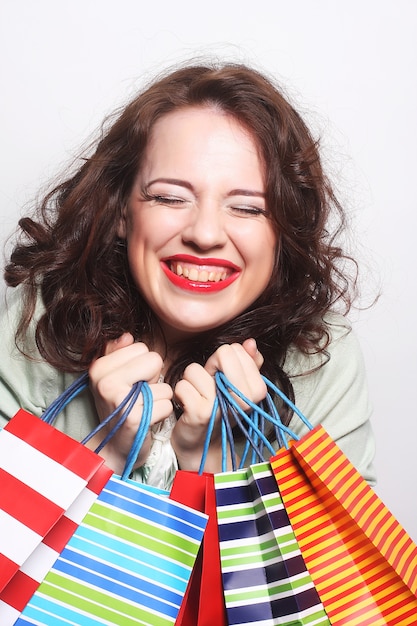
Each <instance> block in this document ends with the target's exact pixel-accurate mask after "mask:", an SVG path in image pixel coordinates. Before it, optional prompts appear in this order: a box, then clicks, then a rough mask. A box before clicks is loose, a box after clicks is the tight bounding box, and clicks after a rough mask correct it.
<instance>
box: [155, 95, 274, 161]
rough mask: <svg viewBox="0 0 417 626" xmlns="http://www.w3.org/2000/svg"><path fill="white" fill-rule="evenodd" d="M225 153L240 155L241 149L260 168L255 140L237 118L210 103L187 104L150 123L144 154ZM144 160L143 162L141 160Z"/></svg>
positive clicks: (166, 156)
mask: <svg viewBox="0 0 417 626" xmlns="http://www.w3.org/2000/svg"><path fill="white" fill-rule="evenodd" d="M202 152H204V153H205V155H207V156H208V155H210V154H211V153H213V154H214V155H219V154H227V153H229V154H230V155H231V156H232V155H234V156H235V158H236V157H239V158H241V157H242V156H243V155H244V154H245V153H246V154H247V155H250V156H251V157H252V159H253V161H254V162H255V161H256V165H257V166H258V167H261V168H262V169H263V168H264V165H263V158H262V156H261V150H260V148H259V142H258V141H257V139H256V138H255V136H254V135H253V133H252V132H251V131H249V130H248V129H247V127H246V126H244V125H243V124H242V123H241V122H240V120H238V119H237V118H236V117H234V116H233V115H231V114H230V113H228V112H225V111H223V110H221V109H220V108H218V107H215V106H214V105H213V106H209V105H207V106H187V107H183V108H180V109H176V110H175V111H172V112H170V113H167V114H165V115H163V116H162V117H160V118H159V119H158V120H157V121H156V122H155V124H154V126H153V128H152V130H151V133H150V135H149V140H148V143H147V147H146V149H145V153H144V157H145V163H146V162H147V163H148V164H149V161H155V160H161V159H164V160H167V159H169V158H170V157H172V159H173V160H175V159H180V158H182V157H184V156H186V155H188V156H189V158H190V159H192V158H197V157H199V158H200V155H201V153H202ZM145 163H144V164H145Z"/></svg>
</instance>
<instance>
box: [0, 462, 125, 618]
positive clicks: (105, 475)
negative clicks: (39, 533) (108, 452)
mask: <svg viewBox="0 0 417 626" xmlns="http://www.w3.org/2000/svg"><path fill="white" fill-rule="evenodd" d="M112 473H113V472H112V470H110V469H109V468H108V467H106V466H105V465H102V466H101V467H100V468H99V470H98V471H97V472H96V474H95V475H94V476H93V477H92V478H91V479H90V480H89V482H88V484H87V486H86V487H85V489H84V490H83V491H82V492H81V494H80V495H79V496H78V498H76V500H75V501H74V503H73V504H72V505H71V506H70V508H69V509H68V510H67V511H66V512H65V513H64V515H63V516H62V517H61V518H60V519H59V520H58V521H57V523H56V524H55V525H54V526H53V527H52V529H51V530H50V531H49V533H48V534H47V535H46V536H45V537H44V538H43V539H42V542H41V543H40V544H39V545H38V546H37V547H36V548H35V550H34V552H33V553H32V554H31V555H30V557H29V558H28V559H27V560H26V561H25V562H24V563H23V565H21V567H20V569H19V570H18V571H17V572H16V574H15V575H14V576H13V578H12V579H11V580H10V581H9V583H8V584H7V585H6V586H5V588H4V589H3V590H2V591H1V592H0V624H1V626H13V624H15V622H16V620H17V618H18V617H19V615H20V614H21V612H22V611H23V609H24V608H25V606H26V605H27V603H28V602H29V600H30V599H31V597H32V596H33V594H34V593H35V591H36V589H37V588H38V587H39V585H40V584H41V582H42V580H43V579H44V578H45V576H46V574H47V573H48V572H49V570H50V569H51V567H52V566H53V564H54V563H55V561H56V560H57V558H58V557H59V555H60V553H61V552H62V550H63V549H64V548H65V546H66V545H67V543H68V541H69V540H70V539H71V537H72V535H73V534H74V532H75V530H76V529H77V527H78V526H79V524H81V522H82V520H83V518H84V516H85V515H86V513H87V512H88V510H89V509H90V508H91V506H92V504H93V502H94V500H95V499H96V498H97V496H98V494H99V493H100V491H101V490H102V489H103V487H104V485H105V484H106V483H107V482H108V480H109V478H110V476H111V475H112Z"/></svg>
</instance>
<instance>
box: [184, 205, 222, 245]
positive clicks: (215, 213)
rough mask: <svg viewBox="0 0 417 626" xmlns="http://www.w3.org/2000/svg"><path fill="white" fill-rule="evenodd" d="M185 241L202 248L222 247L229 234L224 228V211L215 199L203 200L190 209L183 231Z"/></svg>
mask: <svg viewBox="0 0 417 626" xmlns="http://www.w3.org/2000/svg"><path fill="white" fill-rule="evenodd" d="M182 240H183V242H184V243H186V244H188V245H190V246H193V247H194V248H198V249H200V250H210V249H211V248H221V247H223V246H224V245H225V243H226V240H227V234H226V231H225V228H224V213H223V211H222V209H221V207H220V206H219V205H218V204H217V203H216V202H214V201H208V200H206V201H202V202H199V203H198V204H196V206H195V207H194V209H193V211H190V215H189V222H188V224H187V225H186V227H185V228H184V229H183V231H182Z"/></svg>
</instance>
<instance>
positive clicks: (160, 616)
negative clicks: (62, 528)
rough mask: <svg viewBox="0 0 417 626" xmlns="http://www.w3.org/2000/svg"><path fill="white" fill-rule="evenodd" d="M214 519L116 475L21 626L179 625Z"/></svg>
mask: <svg viewBox="0 0 417 626" xmlns="http://www.w3.org/2000/svg"><path fill="white" fill-rule="evenodd" d="M206 523H207V517H206V516H205V515H204V514H202V513H200V512H196V511H194V510H192V509H190V508H189V507H186V506H184V505H181V504H179V503H177V502H174V501H173V500H170V499H168V498H167V497H166V496H165V495H160V494H157V493H155V492H154V491H153V490H151V489H148V488H147V487H146V486H145V485H141V484H139V483H136V482H134V481H130V480H120V478H118V477H115V476H112V477H111V478H110V480H109V482H108V483H107V485H106V486H105V488H104V489H103V490H102V491H101V493H100V495H99V496H98V498H97V499H96V501H95V502H94V504H93V505H92V507H91V509H90V511H89V512H88V514H87V515H86V517H85V518H84V520H83V522H82V523H81V524H80V526H79V527H78V528H77V530H76V531H75V533H74V534H73V536H72V538H71V539H70V541H69V543H68V544H67V546H66V548H65V549H64V550H63V552H62V553H61V555H60V556H59V558H58V559H57V561H56V562H55V564H54V566H53V567H52V569H51V570H50V571H49V573H48V574H47V576H46V578H45V579H44V581H43V583H42V584H41V585H40V587H39V588H38V590H37V591H36V593H35V594H34V596H33V597H32V599H31V601H30V602H29V604H28V605H27V606H26V608H25V610H24V611H23V613H22V615H21V617H20V618H19V619H18V620H17V622H16V625H17V626H23V625H27V624H33V625H34V624H36V625H38V624H53V625H57V626H58V625H60V624H62V625H64V624H65V626H68V624H75V625H77V626H81V625H84V624H85V625H87V624H88V626H94V625H96V624H97V625H98V624H100V625H103V624H106V625H110V624H119V625H120V626H130V625H133V624H141V625H149V626H166V625H168V624H174V623H175V619H176V617H177V615H178V611H179V607H180V604H181V601H182V598H183V596H184V593H185V590H186V587H187V584H188V580H189V578H190V575H191V570H192V567H193V565H194V562H195V559H196V556H197V552H198V549H199V546H200V544H201V540H202V536H203V532H204V529H205V526H206Z"/></svg>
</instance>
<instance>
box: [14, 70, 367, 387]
mask: <svg viewBox="0 0 417 626" xmlns="http://www.w3.org/2000/svg"><path fill="white" fill-rule="evenodd" d="M205 105H210V106H215V107H218V108H220V109H221V110H223V111H224V112H226V113H228V114H230V115H231V116H232V117H233V118H235V119H236V120H237V121H239V122H240V123H241V124H242V125H243V126H244V127H245V128H247V129H248V130H249V132H250V133H251V135H252V136H253V137H254V138H255V140H256V142H257V144H258V146H259V150H260V154H261V156H262V159H263V162H264V164H265V167H266V203H267V206H268V210H269V212H270V216H271V218H270V219H271V220H272V222H273V224H274V228H275V231H276V234H277V237H278V240H279V245H278V246H277V253H276V262H275V267H274V271H273V274H272V276H271V279H270V282H269V285H268V287H267V288H266V290H265V291H264V293H262V295H261V296H260V297H259V298H258V300H257V301H256V302H254V303H253V304H252V305H251V306H250V308H249V309H248V310H246V311H244V312H243V313H242V314H241V315H239V316H238V317H237V318H235V319H233V320H230V321H229V322H228V323H227V324H225V325H223V326H222V327H221V328H214V329H212V330H210V331H207V332H205V333H202V334H200V335H199V336H197V337H194V339H192V340H188V341H187V343H186V344H184V345H182V346H178V347H177V348H178V350H177V358H176V359H175V363H174V365H173V366H172V367H171V370H170V372H169V373H168V377H167V380H169V381H170V382H172V383H175V381H176V380H178V378H179V377H180V376H181V373H182V372H183V370H184V368H185V366H186V365H187V364H188V363H190V362H192V361H197V362H200V363H204V362H205V360H206V359H207V358H208V356H209V355H210V354H212V353H213V351H214V350H215V349H216V348H217V347H218V346H219V345H221V344H223V343H230V342H235V341H237V342H241V341H243V340H244V339H246V338H248V337H255V338H256V340H257V343H258V347H259V350H260V351H261V352H262V354H263V356H264V358H265V365H264V372H265V374H266V375H267V376H269V377H270V378H273V379H274V380H277V381H279V382H280V383H281V385H282V386H283V388H284V390H285V391H286V392H287V393H288V394H289V395H290V396H292V387H291V384H290V382H289V380H288V377H287V376H286V374H285V372H284V369H285V367H284V362H285V355H286V353H287V350H288V348H289V346H291V345H293V346H295V347H296V348H298V349H299V350H301V351H302V352H304V353H307V352H311V351H321V352H325V350H326V347H327V345H328V340H329V338H328V336H327V330H326V324H325V323H324V321H323V317H324V316H325V314H326V312H328V311H329V310H330V309H332V308H333V307H334V305H335V303H336V302H339V303H342V304H343V305H344V312H347V311H348V310H349V308H350V306H351V299H352V294H353V293H354V287H355V276H356V271H355V274H354V275H353V278H352V280H351V278H350V277H349V276H348V275H347V274H346V273H345V265H346V261H348V260H350V261H352V259H349V257H346V256H345V254H344V252H343V251H342V249H341V248H340V246H338V245H337V243H336V240H337V236H338V235H339V233H340V231H341V230H342V229H343V228H344V226H345V215H344V212H343V210H342V208H341V206H340V204H339V203H338V201H337V199H336V197H335V195H334V192H333V190H332V187H331V185H330V184H329V181H328V180H327V178H326V177H325V175H324V173H323V169H322V165H321V161H320V155H319V149H318V142H317V141H316V140H315V139H314V138H313V137H312V135H311V133H310V131H309V129H308V128H307V126H306V124H305V123H304V121H303V120H302V118H301V116H300V115H299V114H298V113H297V111H296V110H295V109H294V108H293V107H292V106H291V104H290V103H289V101H288V100H287V99H286V98H285V97H284V95H283V94H282V92H281V90H280V89H279V88H278V87H277V86H276V85H275V84H274V82H273V80H271V79H269V78H267V77H266V76H265V75H263V74H262V73H260V72H258V71H256V70H254V69H251V68H248V67H246V66H243V65H240V64H239V65H238V64H226V65H215V64H205V65H191V66H185V67H181V68H177V69H175V70H174V71H170V72H168V73H166V74H164V75H163V76H161V77H158V79H157V80H155V81H154V82H153V83H152V84H150V85H149V86H148V87H146V88H145V89H144V90H143V91H142V92H141V93H140V94H139V95H137V97H135V98H134V99H133V100H132V101H131V102H130V103H129V104H128V105H127V106H125V107H124V108H123V110H121V111H119V112H117V114H116V117H115V119H113V118H112V121H111V123H110V125H109V124H108V123H107V124H105V125H104V126H103V129H102V133H101V137H100V139H99V141H98V143H97V145H96V147H95V149H94V151H92V153H91V155H90V156H88V157H87V158H84V159H83V162H82V164H81V166H80V167H79V168H78V170H77V171H76V172H75V174H74V175H71V177H70V178H68V179H67V180H64V182H61V183H60V184H59V185H58V186H56V187H55V188H54V189H53V190H52V191H50V193H48V194H47V195H46V197H45V198H44V200H43V202H42V204H41V206H40V207H39V212H38V214H37V216H36V217H34V216H33V217H25V218H23V219H21V220H20V222H19V226H20V229H21V239H20V242H19V243H17V245H16V246H15V248H14V250H13V252H12V254H11V257H10V262H9V263H8V265H7V266H6V269H5V279H6V282H7V283H8V285H10V286H17V285H19V284H23V285H24V286H25V307H24V314H23V317H22V319H21V322H20V325H19V328H18V332H17V336H16V338H17V341H18V342H19V341H20V340H21V339H22V338H23V337H24V335H25V332H26V331H27V328H28V325H29V322H30V320H31V318H32V317H33V314H34V311H35V305H36V301H37V298H38V295H39V292H40V294H41V297H42V301H43V305H44V307H45V310H44V312H43V313H42V315H41V316H40V318H39V320H38V321H37V324H36V341H37V345H38V348H39V350H40V353H41V355H42V356H43V358H45V359H46V360H47V361H48V362H49V363H50V364H52V365H53V366H55V367H57V368H59V369H60V370H65V371H72V372H76V371H82V370H84V369H86V368H88V366H89V365H90V363H91V361H92V360H93V359H94V358H96V357H97V356H99V355H101V354H102V353H103V350H104V347H105V344H106V342H107V341H109V340H111V339H115V338H116V337H118V336H120V335H121V334H122V333H124V332H131V333H132V334H133V335H134V336H135V337H136V338H140V339H142V340H146V341H148V342H149V343H150V344H152V337H153V336H154V333H155V332H156V330H157V325H158V321H157V320H156V318H155V316H154V314H153V311H152V310H151V309H150V308H149V306H148V305H147V303H146V301H145V300H144V299H143V298H142V296H141V294H140V292H139V291H138V289H137V288H136V286H135V284H134V283H133V281H132V278H131V275H130V271H129V267H128V262H127V255H126V245H125V242H124V241H122V240H121V239H120V238H119V237H118V235H117V231H118V226H119V224H120V220H121V219H122V215H123V211H124V208H125V207H126V204H127V201H128V198H129V195H130V193H131V189H132V185H133V182H134V179H135V177H136V175H137V172H138V170H139V168H140V167H141V163H142V158H143V155H144V152H145V149H146V147H147V144H148V141H149V137H150V133H151V131H152V128H153V126H154V124H155V122H156V121H157V120H158V119H159V118H160V117H161V116H163V115H166V114H167V113H169V112H170V111H174V110H177V109H178V108H181V107H187V106H205ZM329 224H331V225H332V226H331V232H329V231H330V226H329ZM353 265H354V267H355V263H354V261H353ZM355 270H356V268H355Z"/></svg>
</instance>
